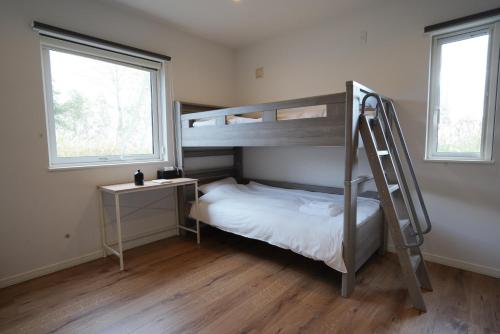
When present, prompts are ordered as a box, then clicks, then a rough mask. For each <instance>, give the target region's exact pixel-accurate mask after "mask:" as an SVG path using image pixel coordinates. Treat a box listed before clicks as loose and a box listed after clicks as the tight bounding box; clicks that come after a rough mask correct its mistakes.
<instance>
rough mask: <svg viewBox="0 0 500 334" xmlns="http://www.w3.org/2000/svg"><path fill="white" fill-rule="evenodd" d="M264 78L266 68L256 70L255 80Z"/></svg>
mask: <svg viewBox="0 0 500 334" xmlns="http://www.w3.org/2000/svg"><path fill="white" fill-rule="evenodd" d="M263 77H264V67H259V68H257V69H256V70H255V78H256V79H259V78H263Z"/></svg>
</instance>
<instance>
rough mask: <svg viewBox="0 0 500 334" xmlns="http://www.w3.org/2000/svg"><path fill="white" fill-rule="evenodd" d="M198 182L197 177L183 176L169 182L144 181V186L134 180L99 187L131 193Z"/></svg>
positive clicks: (111, 191)
mask: <svg viewBox="0 0 500 334" xmlns="http://www.w3.org/2000/svg"><path fill="white" fill-rule="evenodd" d="M196 182H198V180H197V179H190V178H185V177H181V178H176V179H170V182H168V183H156V182H153V181H144V185H143V186H136V185H135V184H134V183H133V182H131V183H122V184H113V185H108V186H99V187H98V188H99V190H101V191H104V192H108V193H113V194H119V193H129V192H136V191H144V190H153V189H161V188H171V187H178V186H182V185H186V184H194V183H196Z"/></svg>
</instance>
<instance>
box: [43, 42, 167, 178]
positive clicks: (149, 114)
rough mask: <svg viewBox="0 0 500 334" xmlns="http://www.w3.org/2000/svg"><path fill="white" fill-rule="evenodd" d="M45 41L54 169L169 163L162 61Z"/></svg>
mask: <svg viewBox="0 0 500 334" xmlns="http://www.w3.org/2000/svg"><path fill="white" fill-rule="evenodd" d="M41 38H42V42H41V46H42V60H43V72H44V84H45V100H46V116H47V133H48V144H49V161H50V167H51V168H60V167H74V166H85V165H102V164H118V163H130V162H147V161H163V160H167V159H166V152H165V151H166V150H165V149H164V147H165V146H166V145H165V139H166V136H165V135H164V133H165V128H166V127H165V126H164V117H163V116H162V114H165V112H161V110H164V109H165V107H162V106H164V105H165V104H164V103H162V94H161V92H162V91H163V89H162V75H163V73H164V71H163V66H164V65H163V63H162V61H153V60H148V59H142V58H139V57H135V56H131V55H126V54H122V53H117V52H112V51H108V50H103V49H98V48H94V47H91V46H87V45H81V44H77V43H73V42H69V41H63V40H59V39H54V38H50V37H44V36H42V37H41Z"/></svg>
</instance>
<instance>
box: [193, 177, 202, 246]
mask: <svg viewBox="0 0 500 334" xmlns="http://www.w3.org/2000/svg"><path fill="white" fill-rule="evenodd" d="M194 198H195V203H196V242H197V243H198V245H199V244H200V239H201V238H200V221H199V219H198V217H199V216H200V214H199V210H200V206H199V204H200V203H198V182H196V183H195V184H194Z"/></svg>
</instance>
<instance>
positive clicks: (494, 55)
mask: <svg viewBox="0 0 500 334" xmlns="http://www.w3.org/2000/svg"><path fill="white" fill-rule="evenodd" d="M487 32H488V33H489V36H490V40H489V50H488V62H487V75H486V94H485V95H486V97H485V101H484V106H485V107H484V114H483V130H482V138H481V150H480V153H479V154H476V153H468V152H438V151H437V144H438V143H437V136H438V121H439V75H440V73H439V72H440V66H441V64H440V60H441V46H442V45H443V44H444V43H446V42H450V41H454V40H461V39H464V37H465V38H466V37H467V36H470V37H472V36H477V35H478V34H484V33H487ZM499 60H500V22H499V21H494V22H490V23H487V24H485V23H484V22H482V24H479V23H476V24H475V25H469V26H467V27H463V26H462V27H460V28H455V29H453V30H448V31H446V32H440V33H439V32H438V33H436V34H434V35H433V36H432V46H431V62H430V64H431V65H430V80H429V99H428V111H427V136H426V150H425V160H427V161H445V162H453V161H457V162H488V163H491V162H493V161H494V156H493V145H494V130H495V113H496V109H498V105H497V95H498V94H499V93H498V90H499V88H500V85H498V75H499Z"/></svg>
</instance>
